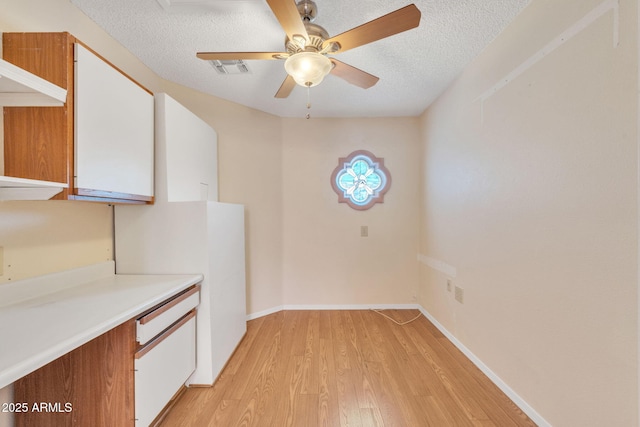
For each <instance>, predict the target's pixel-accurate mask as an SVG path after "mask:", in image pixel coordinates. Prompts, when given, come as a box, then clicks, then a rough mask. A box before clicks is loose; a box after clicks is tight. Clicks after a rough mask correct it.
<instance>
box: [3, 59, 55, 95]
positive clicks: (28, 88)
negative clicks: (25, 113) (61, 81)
mask: <svg viewBox="0 0 640 427" xmlns="http://www.w3.org/2000/svg"><path fill="white" fill-rule="evenodd" d="M66 99H67V90H66V89H63V88H61V87H59V86H56V85H54V84H53V83H51V82H48V81H47V80H45V79H43V78H41V77H38V76H36V75H35V74H32V73H30V72H28V71H25V70H23V69H22V68H20V67H17V66H15V65H13V64H12V63H10V62H7V61H5V60H3V59H0V106H2V107H62V106H63V105H64V103H65V102H66Z"/></svg>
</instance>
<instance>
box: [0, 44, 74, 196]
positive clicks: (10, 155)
mask: <svg viewBox="0 0 640 427" xmlns="http://www.w3.org/2000/svg"><path fill="white" fill-rule="evenodd" d="M74 42H75V38H74V37H73V36H71V35H70V34H68V33H4V34H3V35H2V43H3V49H2V56H3V59H4V60H6V61H8V62H11V63H13V64H15V65H17V66H19V67H21V68H23V69H25V70H27V71H29V72H31V73H33V74H35V75H37V76H39V77H42V78H44V79H46V80H48V81H50V82H51V83H53V84H56V85H58V86H60V87H62V88H64V89H67V100H66V103H65V105H64V106H63V107H28V108H24V107H5V108H4V134H5V141H4V158H5V165H4V166H5V175H8V176H15V177H19V178H30V179H40V180H45V181H56V182H64V183H67V184H69V187H70V188H69V190H66V189H65V190H64V191H63V193H61V194H59V195H58V196H56V197H54V198H56V199H66V198H67V197H68V195H69V194H73V188H72V187H73V175H74V171H73V167H74V162H73V100H74V84H73V43H74Z"/></svg>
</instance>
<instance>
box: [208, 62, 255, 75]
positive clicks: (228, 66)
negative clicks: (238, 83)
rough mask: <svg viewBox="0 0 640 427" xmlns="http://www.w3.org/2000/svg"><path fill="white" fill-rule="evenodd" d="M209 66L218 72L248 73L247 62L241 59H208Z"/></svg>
mask: <svg viewBox="0 0 640 427" xmlns="http://www.w3.org/2000/svg"><path fill="white" fill-rule="evenodd" d="M209 63H210V64H211V66H212V67H213V68H214V69H215V70H216V71H217V72H218V74H247V73H250V71H249V68H248V67H247V64H245V63H244V62H243V61H242V60H241V59H238V60H232V61H226V60H225V61H218V60H213V61H209Z"/></svg>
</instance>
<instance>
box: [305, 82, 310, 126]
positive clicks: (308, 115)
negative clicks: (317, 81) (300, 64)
mask: <svg viewBox="0 0 640 427" xmlns="http://www.w3.org/2000/svg"><path fill="white" fill-rule="evenodd" d="M307 110H311V85H309V84H308V85H307ZM305 117H306V118H307V120H309V119H310V118H311V113H309V112H307V115H306V116H305Z"/></svg>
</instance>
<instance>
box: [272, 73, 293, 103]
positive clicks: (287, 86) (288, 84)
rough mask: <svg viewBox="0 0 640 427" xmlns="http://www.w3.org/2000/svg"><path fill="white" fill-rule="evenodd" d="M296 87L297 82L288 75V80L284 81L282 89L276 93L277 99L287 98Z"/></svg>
mask: <svg viewBox="0 0 640 427" xmlns="http://www.w3.org/2000/svg"><path fill="white" fill-rule="evenodd" d="M295 86H296V81H295V80H293V77H291V76H290V75H288V74H287V78H286V79H284V81H283V82H282V85H281V86H280V89H278V92H276V95H275V98H286V97H288V96H289V94H290V93H291V91H292V90H293V88H294V87H295Z"/></svg>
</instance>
